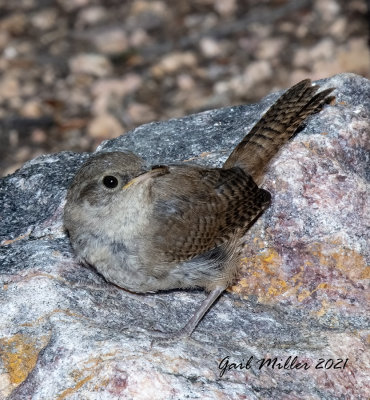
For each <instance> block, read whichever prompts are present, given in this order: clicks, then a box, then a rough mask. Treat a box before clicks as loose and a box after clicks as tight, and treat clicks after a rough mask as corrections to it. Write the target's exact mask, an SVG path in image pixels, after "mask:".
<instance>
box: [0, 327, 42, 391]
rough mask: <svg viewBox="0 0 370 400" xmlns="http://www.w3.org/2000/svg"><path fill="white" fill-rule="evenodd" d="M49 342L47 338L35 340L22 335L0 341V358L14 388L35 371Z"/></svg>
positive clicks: (18, 334)
mask: <svg viewBox="0 0 370 400" xmlns="http://www.w3.org/2000/svg"><path fill="white" fill-rule="evenodd" d="M47 342H48V337H46V336H45V337H42V338H35V337H31V336H26V335H22V334H20V333H17V334H16V335H14V336H11V337H10V338H2V339H0V358H1V359H2V362H3V365H4V368H5V370H6V372H7V373H8V375H9V380H10V382H11V383H12V384H13V385H14V387H16V386H18V385H19V384H21V383H22V382H23V381H24V380H25V379H26V378H27V376H28V375H29V373H30V372H31V371H32V370H33V368H34V367H35V365H36V362H37V357H38V355H39V352H40V351H41V350H42V349H43V348H44V347H45V346H46V344H47Z"/></svg>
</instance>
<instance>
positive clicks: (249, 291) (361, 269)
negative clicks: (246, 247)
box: [231, 241, 369, 317]
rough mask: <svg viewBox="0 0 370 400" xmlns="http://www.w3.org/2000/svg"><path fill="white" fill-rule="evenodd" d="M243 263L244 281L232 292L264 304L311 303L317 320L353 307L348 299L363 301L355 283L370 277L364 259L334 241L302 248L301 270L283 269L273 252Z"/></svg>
mask: <svg viewBox="0 0 370 400" xmlns="http://www.w3.org/2000/svg"><path fill="white" fill-rule="evenodd" d="M255 244H257V246H258V243H255ZM258 247H259V246H258ZM241 261H242V263H241V279H240V280H239V281H238V282H237V283H236V285H234V286H233V287H232V288H231V289H232V291H233V292H236V293H238V294H240V295H241V296H243V297H246V296H249V295H255V296H257V297H258V301H259V302H261V303H264V304H274V303H277V302H279V301H282V300H286V299H288V298H289V300H290V301H291V302H292V303H295V304H296V306H299V305H300V304H303V303H306V302H309V303H310V304H311V305H310V307H311V308H312V310H311V311H312V312H313V315H315V316H318V317H321V316H323V315H324V314H326V313H327V311H328V310H329V309H330V308H333V307H334V308H338V309H348V308H350V307H353V306H354V305H353V304H352V303H351V302H350V301H347V300H346V299H347V298H350V297H352V298H353V297H355V298H357V297H358V300H359V301H361V300H360V298H361V297H362V296H363V294H362V293H361V292H360V291H359V290H357V289H355V288H354V287H353V284H352V283H353V282H354V281H355V282H356V281H360V280H363V279H366V278H368V277H369V267H368V266H367V265H366V264H365V260H364V257H363V256H362V255H361V254H359V253H357V252H356V251H354V250H352V249H348V248H346V247H345V246H343V244H342V243H337V242H334V241H333V242H327V243H311V244H308V245H307V246H306V247H305V248H301V250H300V252H299V253H298V252H297V258H296V260H295V261H296V262H297V263H299V264H298V265H301V266H300V267H298V268H297V266H296V267H295V268H288V267H287V265H284V261H283V259H282V256H280V254H279V253H278V252H277V250H275V249H274V248H267V249H264V250H262V251H261V252H259V253H257V254H256V255H253V256H252V257H244V258H243V259H242V260H241ZM297 270H298V272H297ZM351 282H352V283H351ZM356 290H357V291H356ZM355 291H356V293H355Z"/></svg>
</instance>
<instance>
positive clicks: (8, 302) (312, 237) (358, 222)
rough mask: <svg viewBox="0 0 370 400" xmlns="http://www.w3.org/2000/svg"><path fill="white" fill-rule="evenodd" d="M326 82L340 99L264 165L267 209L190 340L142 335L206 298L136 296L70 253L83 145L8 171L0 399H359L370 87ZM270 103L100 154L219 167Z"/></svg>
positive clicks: (348, 77)
mask: <svg viewBox="0 0 370 400" xmlns="http://www.w3.org/2000/svg"><path fill="white" fill-rule="evenodd" d="M320 84H321V85H322V86H323V87H331V86H335V87H336V88H337V90H336V91H335V93H334V94H335V95H336V98H337V99H336V102H335V104H333V105H331V106H327V107H325V109H324V110H323V111H322V112H320V113H319V114H316V115H314V116H313V117H312V118H310V120H309V121H308V123H307V125H306V126H305V128H304V129H303V130H302V131H301V132H300V133H299V134H298V135H297V136H296V137H295V138H294V139H293V140H292V141H291V142H290V143H289V144H288V145H287V146H285V148H284V149H283V150H282V151H281V153H280V155H279V156H278V157H277V158H276V161H275V162H274V163H273V165H272V166H271V168H270V170H269V172H268V174H267V176H266V179H265V182H264V185H263V186H264V187H265V188H266V189H268V190H269V191H271V193H272V195H273V203H272V206H271V207H270V209H269V210H267V212H265V214H264V215H263V217H262V218H260V219H259V221H258V222H257V223H256V224H255V225H254V226H253V227H252V229H251V230H250V231H249V232H248V234H247V235H246V242H245V248H244V257H243V259H242V265H241V273H240V279H239V281H238V283H236V284H235V286H234V287H232V288H231V289H230V291H229V292H230V293H227V294H224V295H223V296H222V297H221V298H220V300H219V301H218V303H217V304H216V305H215V306H214V307H213V308H212V309H211V310H210V311H209V313H208V314H207V315H206V316H205V318H204V319H203V321H202V322H201V323H200V324H199V326H198V328H197V329H196V331H195V332H194V334H193V336H192V338H191V339H187V340H179V341H177V342H154V343H152V340H151V337H150V334H149V333H148V332H147V330H150V329H161V330H165V331H168V330H172V329H178V328H179V327H180V326H182V325H183V324H184V323H185V322H186V320H187V319H188V318H189V316H190V315H191V314H192V313H193V312H194V310H195V309H196V308H197V307H198V305H199V303H200V302H201V300H202V299H203V298H204V296H205V294H204V293H203V292H201V291H171V292H168V293H157V294H150V295H135V294H132V293H128V292H126V291H124V290H121V289H119V288H117V287H115V286H113V285H111V284H109V283H107V282H105V281H104V279H103V278H102V277H101V276H99V275H98V274H97V273H96V272H95V271H94V270H93V269H90V268H86V267H82V266H81V265H78V264H77V263H76V261H75V259H74V256H73V253H72V250H71V247H70V244H69V241H68V238H67V236H66V234H65V232H64V231H63V228H62V219H61V217H62V210H63V204H64V197H65V193H66V188H67V187H68V184H69V182H70V181H71V179H72V177H73V175H74V173H75V172H76V170H77V169H78V168H79V166H80V165H81V163H82V162H83V161H84V160H86V159H87V157H88V156H89V155H88V154H74V153H67V152H66V153H60V154H54V155H47V156H43V157H39V158H37V159H35V160H33V161H31V162H28V163H26V164H25V165H24V166H23V167H22V168H21V169H20V170H19V171H17V172H16V173H15V174H13V175H11V176H8V177H6V178H4V179H2V180H1V183H0V204H1V215H0V241H1V247H0V252H1V253H0V398H9V399H40V400H41V399H43V400H44V399H67V398H68V399H113V400H114V399H122V398H128V399H183V398H203V399H215V398H219V399H234V398H245V399H301V398H307V399H308V398H309V399H347V398H348V399H350V398H351V399H364V398H366V397H367V395H368V393H369V392H368V391H367V389H368V387H369V386H368V384H369V369H368V368H369V364H368V362H369V353H366V346H367V345H368V343H369V337H370V336H369V303H368V298H367V296H368V294H369V291H368V286H367V285H368V278H369V268H367V269H366V261H368V258H369V242H368V239H369V238H368V231H367V230H366V229H368V225H369V204H368V192H366V191H368V179H369V128H370V122H369V114H370V98H369V93H370V83H369V81H368V80H366V79H364V78H362V77H360V76H356V75H353V74H343V75H338V76H335V77H333V78H330V79H327V80H323V81H321V82H320ZM277 97H278V94H277V93H275V94H271V95H269V96H267V97H266V98H265V99H263V100H262V101H261V102H260V103H259V104H255V105H249V106H238V107H231V108H225V109H220V110H212V111H207V112H204V113H201V114H197V115H192V116H188V117H185V118H182V119H176V120H170V121H166V122H157V123H151V124H148V125H144V126H141V127H139V128H137V129H135V130H134V131H132V132H130V133H129V134H127V135H124V136H121V137H119V138H117V139H115V140H111V141H108V142H105V143H103V144H102V145H101V146H100V148H99V149H98V151H111V150H123V149H130V150H133V151H135V152H137V153H139V154H140V155H141V156H143V157H144V158H145V159H146V160H147V161H148V163H156V164H158V163H165V162H171V161H175V160H176V161H178V160H182V161H186V162H189V161H195V162H198V163H202V164H210V165H215V166H219V165H221V163H222V162H223V161H224V160H225V159H226V157H227V156H228V154H229V153H230V152H231V150H232V148H233V146H234V145H235V144H236V143H237V142H238V141H239V140H240V139H241V138H242V137H243V136H244V134H245V133H246V132H248V130H249V129H250V128H251V127H252V126H253V124H254V123H255V122H256V121H257V120H258V119H259V118H260V116H261V113H262V112H263V111H265V110H266V109H267V108H268V107H269V106H270V105H271V103H273V102H274V101H275V100H276V98H277ZM275 357H276V360H275V361H273V360H274V358H275ZM289 357H290V358H289ZM269 358H271V360H272V361H271V363H269V362H266V363H264V362H263V361H261V360H263V359H269ZM321 360H323V361H321ZM340 360H342V361H340Z"/></svg>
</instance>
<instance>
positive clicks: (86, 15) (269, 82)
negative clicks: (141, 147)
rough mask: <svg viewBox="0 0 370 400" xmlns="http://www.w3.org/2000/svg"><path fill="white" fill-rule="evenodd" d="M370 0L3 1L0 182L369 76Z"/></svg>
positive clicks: (0, 15)
mask: <svg viewBox="0 0 370 400" xmlns="http://www.w3.org/2000/svg"><path fill="white" fill-rule="evenodd" d="M368 3H369V2H366V1H365V0H316V1H307V0H295V1H293V0H292V1H285V0H264V1H261V0H260V1H258V0H244V1H241V0H239V1H238V0H190V1H185V0H177V1H169V0H168V1H160V0H158V1H150V0H127V1H122V0H121V1H118V0H59V1H52V0H12V1H8V0H0V176H1V175H6V174H8V173H11V172H13V171H14V170H15V169H17V168H19V167H20V166H21V165H22V164H23V163H24V162H25V161H26V160H28V159H31V158H34V157H35V156H37V155H39V154H43V153H49V152H58V151H61V150H74V151H91V150H94V149H95V147H96V146H97V145H98V144H99V143H100V142H101V141H102V140H105V139H110V138H112V137H116V136H119V135H120V134H122V133H124V132H127V131H128V130H130V129H132V128H134V127H136V126H138V125H140V124H143V123H146V122H150V121H153V120H163V119H168V118H173V117H180V116H184V115H186V114H190V113H195V112H198V111H202V110H205V109H210V108H218V107H223V106H231V105H234V104H240V103H249V102H255V101H258V100H259V99H260V98H261V97H263V96H264V95H266V94H267V93H269V92H271V91H273V90H277V89H280V88H286V87H288V86H291V85H292V84H293V83H295V82H297V81H298V80H300V79H303V78H306V77H308V78H312V79H319V78H324V77H328V76H331V75H333V74H336V73H340V72H355V73H357V74H360V75H363V76H365V77H367V78H370V56H369V25H368V21H369V13H368V9H367V4H368Z"/></svg>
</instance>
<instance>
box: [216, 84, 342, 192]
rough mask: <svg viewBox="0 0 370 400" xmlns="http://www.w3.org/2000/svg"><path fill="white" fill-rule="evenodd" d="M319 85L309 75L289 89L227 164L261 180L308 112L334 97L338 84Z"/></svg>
mask: <svg viewBox="0 0 370 400" xmlns="http://www.w3.org/2000/svg"><path fill="white" fill-rule="evenodd" d="M318 88H319V86H312V84H311V80H310V79H305V80H303V81H301V82H299V83H297V84H296V85H294V86H292V87H291V88H290V89H288V90H287V91H286V92H285V93H284V94H283V95H282V96H281V97H280V98H279V99H278V100H277V101H276V102H275V103H274V104H273V105H272V106H271V107H270V108H269V110H268V111H267V112H266V113H265V114H264V115H263V116H262V118H261V119H260V120H259V121H258V122H257V124H256V125H255V126H254V127H253V128H252V130H251V131H250V132H249V133H248V134H247V136H245V138H244V139H243V140H242V141H241V142H240V143H239V144H238V145H237V146H236V148H235V149H234V151H233V152H232V153H231V155H230V157H229V158H228V159H227V160H226V162H225V164H224V166H223V168H232V167H235V166H237V167H240V168H242V169H243V170H245V171H246V172H247V173H248V174H249V175H251V176H252V178H253V179H254V180H255V182H256V183H257V184H259V183H261V180H262V178H263V175H264V173H265V171H266V169H267V167H268V165H269V162H270V161H271V159H272V158H273V157H274V156H275V155H276V154H277V153H278V151H279V149H280V148H281V146H282V145H283V144H284V143H286V142H287V141H288V140H289V139H290V138H291V137H292V136H293V135H294V133H295V131H296V130H297V129H298V127H299V126H300V125H301V124H302V123H303V121H304V120H305V119H306V118H307V117H308V116H310V115H311V114H313V113H314V112H316V111H318V110H319V109H320V107H321V106H322V105H323V104H324V103H327V102H329V101H330V100H332V99H333V97H332V96H328V95H329V94H330V93H331V92H332V91H333V90H334V88H330V89H325V90H323V91H321V92H319V93H316V92H317V90H318Z"/></svg>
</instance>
